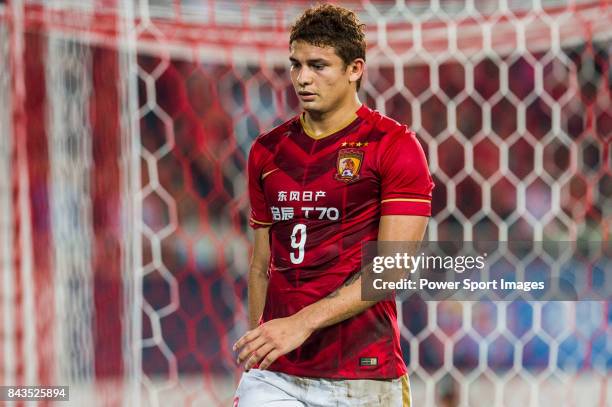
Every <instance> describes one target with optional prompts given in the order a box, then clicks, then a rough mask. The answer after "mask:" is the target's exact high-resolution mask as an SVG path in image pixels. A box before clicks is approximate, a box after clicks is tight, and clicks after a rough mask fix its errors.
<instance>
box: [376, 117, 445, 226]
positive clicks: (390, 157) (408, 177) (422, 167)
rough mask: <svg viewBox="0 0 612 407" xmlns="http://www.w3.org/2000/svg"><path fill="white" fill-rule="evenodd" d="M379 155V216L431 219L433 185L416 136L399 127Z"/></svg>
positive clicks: (384, 143)
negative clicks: (409, 216)
mask: <svg viewBox="0 0 612 407" xmlns="http://www.w3.org/2000/svg"><path fill="white" fill-rule="evenodd" d="M385 138H386V139H387V140H384V141H385V142H383V143H381V151H380V152H379V154H380V155H379V166H380V167H379V172H380V176H381V215H417V216H431V193H432V191H433V187H434V183H433V180H432V178H431V174H430V173H429V169H428V167H427V159H426V158H425V152H424V151H423V148H422V147H421V144H420V143H419V141H418V140H417V138H416V135H415V134H414V133H413V132H411V131H408V130H407V129H406V128H405V127H401V128H400V129H398V131H394V132H393V133H391V134H388V135H387V136H386V137H385Z"/></svg>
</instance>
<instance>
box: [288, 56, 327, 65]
mask: <svg viewBox="0 0 612 407" xmlns="http://www.w3.org/2000/svg"><path fill="white" fill-rule="evenodd" d="M289 61H291V62H297V63H299V62H300V61H298V60H297V59H295V58H293V57H289ZM306 63H309V64H327V63H329V61H327V60H326V59H322V58H315V59H307V60H306Z"/></svg>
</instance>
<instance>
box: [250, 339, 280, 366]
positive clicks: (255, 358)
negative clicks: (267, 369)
mask: <svg viewBox="0 0 612 407" xmlns="http://www.w3.org/2000/svg"><path fill="white" fill-rule="evenodd" d="M273 349H274V345H272V344H271V343H265V344H264V345H263V346H261V347H260V348H259V349H257V350H256V351H255V352H253V353H252V354H251V357H249V358H248V359H247V362H246V364H245V365H244V370H249V369H250V368H252V367H253V366H255V365H256V364H257V363H259V361H260V360H261V359H262V358H263V357H265V356H266V355H267V354H268V353H270V351H272V350H273Z"/></svg>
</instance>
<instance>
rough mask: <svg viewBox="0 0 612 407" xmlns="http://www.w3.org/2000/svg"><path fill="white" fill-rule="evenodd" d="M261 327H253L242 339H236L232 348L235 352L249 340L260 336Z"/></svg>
mask: <svg viewBox="0 0 612 407" xmlns="http://www.w3.org/2000/svg"><path fill="white" fill-rule="evenodd" d="M259 332H260V331H259V328H256V329H253V330H252V331H247V332H246V333H245V334H244V335H242V337H241V338H240V339H238V340H237V341H236V343H235V344H234V346H233V347H232V350H233V351H234V352H235V351H237V350H238V349H240V348H242V347H243V346H244V345H245V344H246V343H247V342H250V341H252V340H253V339H255V338H257V337H258V336H259Z"/></svg>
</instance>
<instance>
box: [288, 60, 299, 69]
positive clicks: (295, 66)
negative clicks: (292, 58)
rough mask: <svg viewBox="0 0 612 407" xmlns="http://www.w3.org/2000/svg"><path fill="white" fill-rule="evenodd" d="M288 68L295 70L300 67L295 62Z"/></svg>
mask: <svg viewBox="0 0 612 407" xmlns="http://www.w3.org/2000/svg"><path fill="white" fill-rule="evenodd" d="M290 67H291V69H296V68H299V67H300V64H299V63H297V62H291V64H290Z"/></svg>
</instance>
